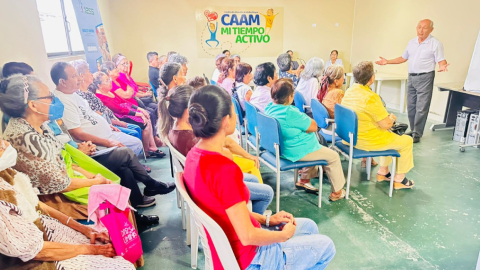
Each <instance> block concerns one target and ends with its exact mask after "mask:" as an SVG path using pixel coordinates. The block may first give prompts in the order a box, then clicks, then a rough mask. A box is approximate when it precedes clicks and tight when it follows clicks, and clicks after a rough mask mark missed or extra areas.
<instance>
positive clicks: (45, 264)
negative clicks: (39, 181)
mask: <svg viewBox="0 0 480 270" xmlns="http://www.w3.org/2000/svg"><path fill="white" fill-rule="evenodd" d="M16 155H17V152H16V150H15V149H14V148H13V147H12V146H10V145H9V144H8V143H7V142H5V141H3V140H0V227H1V228H2V233H0V265H1V267H2V269H52V270H53V269H65V270H68V269H79V267H80V266H81V268H82V269H112V270H114V269H115V270H116V269H131V270H133V269H135V267H134V265H133V264H131V263H130V262H128V261H127V260H125V259H123V258H122V257H115V250H114V248H113V246H112V244H111V243H110V239H109V237H108V235H107V234H106V233H105V232H103V233H99V232H96V231H94V230H93V229H92V228H91V227H87V226H84V225H81V224H79V223H78V222H76V221H75V220H73V219H72V218H71V217H69V216H67V215H65V214H63V213H62V212H59V211H57V210H55V209H54V208H52V207H50V206H48V205H46V204H44V203H42V202H39V201H38V198H37V194H36V193H35V189H34V188H33V187H32V184H31V182H30V179H29V178H28V176H27V175H25V174H23V173H20V172H17V171H15V170H13V169H11V167H13V166H15V163H16V162H17V158H16ZM95 242H96V243H97V244H95Z"/></svg>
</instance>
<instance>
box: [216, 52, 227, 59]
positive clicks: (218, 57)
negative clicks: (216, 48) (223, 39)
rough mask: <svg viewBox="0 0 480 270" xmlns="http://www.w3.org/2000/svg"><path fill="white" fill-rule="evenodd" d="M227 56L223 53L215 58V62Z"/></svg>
mask: <svg viewBox="0 0 480 270" xmlns="http://www.w3.org/2000/svg"><path fill="white" fill-rule="evenodd" d="M225 56H226V55H225V54H223V53H221V54H217V56H216V57H215V61H217V60H218V59H220V58H222V57H225Z"/></svg>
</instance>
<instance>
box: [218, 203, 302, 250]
mask: <svg viewBox="0 0 480 270" xmlns="http://www.w3.org/2000/svg"><path fill="white" fill-rule="evenodd" d="M226 212H227V215H228V218H229V219H230V222H231V223H232V225H233V228H234V229H235V232H236V233H237V235H238V238H239V239H240V242H241V243H242V245H244V246H249V245H253V246H266V245H271V244H275V243H280V242H285V241H287V240H288V239H289V238H290V237H292V236H293V234H294V233H295V225H293V222H292V221H291V222H290V223H287V224H290V225H289V226H287V225H286V226H285V227H284V229H283V230H282V231H279V232H278V231H268V230H263V229H261V228H255V227H254V226H253V224H252V222H251V221H250V216H249V212H248V208H247V205H246V203H245V202H239V203H237V204H235V205H234V206H232V207H230V208H228V209H227V210H226Z"/></svg>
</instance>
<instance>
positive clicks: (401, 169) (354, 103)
mask: <svg viewBox="0 0 480 270" xmlns="http://www.w3.org/2000/svg"><path fill="white" fill-rule="evenodd" d="M353 77H354V78H355V82H356V83H355V84H354V85H353V86H352V87H350V88H349V89H348V90H347V91H346V92H345V96H344V97H343V99H342V105H343V106H345V107H347V108H349V109H351V110H353V111H355V113H356V114H357V118H358V136H357V145H356V146H355V147H356V148H358V149H361V150H365V151H385V150H397V151H398V152H399V153H400V157H399V158H398V168H397V173H396V174H395V179H394V181H395V182H394V188H395V189H404V188H412V187H413V186H414V182H413V181H410V180H408V179H407V178H406V177H405V174H406V173H407V172H409V171H410V170H411V169H412V168H413V139H412V138H411V137H409V136H407V135H402V136H399V135H397V134H395V133H393V132H391V131H390V128H391V127H392V126H393V125H394V123H395V121H396V120H397V117H396V116H395V115H394V114H389V113H388V112H387V110H386V109H385V107H384V106H383V103H382V100H381V98H380V96H379V95H378V94H376V93H375V92H373V91H372V90H371V89H370V85H371V84H372V83H373V82H374V81H375V72H374V70H373V63H372V62H367V61H364V62H361V63H360V64H358V65H357V66H356V67H354V68H353ZM391 162H392V158H391V157H381V158H380V169H379V170H378V173H377V181H378V182H382V181H385V180H390V177H391V175H390V172H389V170H388V165H390V163H391Z"/></svg>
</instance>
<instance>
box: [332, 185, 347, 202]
mask: <svg viewBox="0 0 480 270" xmlns="http://www.w3.org/2000/svg"><path fill="white" fill-rule="evenodd" d="M346 195H347V192H346V191H345V189H343V188H342V192H341V193H340V196H338V197H334V196H332V194H331V193H330V196H328V199H330V201H332V202H334V201H338V200H341V199H343V198H345V196H346Z"/></svg>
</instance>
